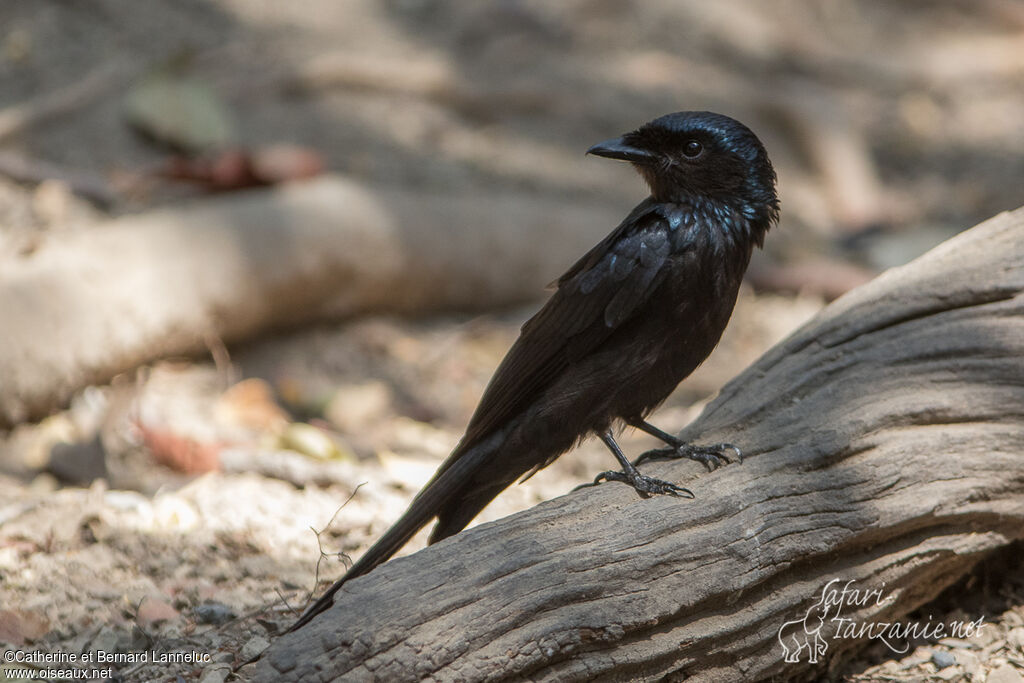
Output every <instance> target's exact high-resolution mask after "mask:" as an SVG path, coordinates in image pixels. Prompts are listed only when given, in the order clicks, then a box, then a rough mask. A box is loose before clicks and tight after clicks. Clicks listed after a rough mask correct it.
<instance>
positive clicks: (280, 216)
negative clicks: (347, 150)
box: [0, 177, 618, 429]
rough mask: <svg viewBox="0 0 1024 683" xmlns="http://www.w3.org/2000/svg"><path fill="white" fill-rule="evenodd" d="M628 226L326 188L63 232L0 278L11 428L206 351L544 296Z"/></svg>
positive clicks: (437, 197) (459, 199)
mask: <svg viewBox="0 0 1024 683" xmlns="http://www.w3.org/2000/svg"><path fill="white" fill-rule="evenodd" d="M617 213H618V210H617V209H614V208H613V209H610V210H609V209H608V208H607V207H604V208H602V207H600V206H594V205H592V204H590V205H588V203H576V204H573V203H566V202H562V201H558V200H557V199H556V198H544V197H540V196H537V195H535V194H515V193H484V194H474V195H459V196H451V195H445V194H442V193H438V192H425V191H408V190H399V189H390V190H389V189H375V190H374V189H369V188H366V187H365V186H363V185H360V184H359V183H357V182H354V181H350V180H344V179H341V178H337V177H333V178H332V177H327V178H321V179H318V180H315V181H311V182H306V183H301V184H295V185H291V186H284V187H281V188H278V189H274V190H259V191H253V192H248V193H238V194H233V195H222V196H219V197H215V198H209V199H206V200H203V201H200V202H196V203H194V204H193V205H191V206H185V207H181V208H175V209H162V210H157V211H152V212H148V213H145V214H139V215H128V216H122V217H120V218H117V219H115V220H112V221H109V222H108V223H106V224H104V225H101V226H96V227H94V228H90V229H88V230H83V231H81V232H79V233H74V234H63V235H61V237H60V239H59V240H56V239H54V240H50V241H48V242H47V243H45V244H44V245H43V246H42V247H40V248H39V249H38V250H36V251H35V252H33V253H32V254H29V255H27V256H25V257H24V258H20V259H17V260H13V261H11V262H6V263H3V264H2V266H0V429H2V428H4V427H9V426H11V425H14V424H17V423H19V422H22V421H24V420H26V419H33V418H37V417H41V416H43V415H45V414H46V413H47V412H49V411H52V410H54V409H56V408H58V407H60V406H61V405H62V404H64V403H65V402H66V401H67V400H68V399H69V398H70V396H71V395H72V394H73V393H74V392H75V391H77V390H79V389H81V388H83V387H85V386H88V385H89V384H94V383H103V382H106V381H108V380H110V379H111V378H112V377H113V376H114V375H116V374H118V373H120V372H124V371H127V370H131V369H133V368H135V367H137V366H138V365H140V364H142V363H145V362H147V361H150V360H153V359H156V358H160V357H166V356H174V355H184V354H191V353H196V352H200V351H202V350H203V349H204V348H206V347H207V345H208V343H209V341H210V340H211V339H214V340H216V339H221V340H224V341H227V342H232V341H238V340H241V339H245V338H248V337H251V336H253V335H256V334H259V333H260V332H264V331H267V330H271V329H276V328H281V327H284V326H289V325H298V324H303V323H309V322H313V321H318V320H325V319H339V318H344V317H348V316H352V315H355V314H358V313H361V312H365V311H371V310H372V311H396V312H417V313H422V312H427V311H430V310H437V309H441V308H452V309H462V310H472V309H485V308H490V307H494V306H499V305H508V304H512V303H516V302H521V301H526V300H529V299H531V298H536V297H538V296H541V295H542V294H543V288H544V285H545V284H546V283H547V282H550V281H551V279H552V278H553V277H555V276H556V275H558V273H560V272H561V271H562V270H564V269H565V268H566V267H568V266H569V265H570V264H571V263H572V262H573V260H574V259H575V258H577V257H578V256H579V254H581V253H583V252H584V251H585V250H586V249H587V248H588V247H590V246H591V245H593V244H594V243H596V242H597V241H598V240H599V239H600V238H601V237H602V236H603V235H604V234H605V233H606V232H607V230H608V226H609V225H611V224H612V223H610V222H609V220H610V216H612V215H617ZM538 243H543V244H545V245H546V246H545V248H544V249H542V250H538V249H537V248H536V245H537V244H538ZM495 263H500V264H501V267H500V268H495V267H494V264H495Z"/></svg>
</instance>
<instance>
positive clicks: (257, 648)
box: [241, 636, 270, 662]
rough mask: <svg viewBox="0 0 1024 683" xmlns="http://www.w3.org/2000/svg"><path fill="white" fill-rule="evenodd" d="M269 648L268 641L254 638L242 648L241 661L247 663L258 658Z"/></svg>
mask: <svg viewBox="0 0 1024 683" xmlns="http://www.w3.org/2000/svg"><path fill="white" fill-rule="evenodd" d="M268 647H270V641H269V640H267V639H266V638H264V637H263V636H254V637H252V638H250V639H249V641H248V642H247V643H246V644H245V645H243V646H242V653H241V655H242V661H243V662H248V661H249V660H250V659H254V658H255V657H258V656H259V655H260V654H262V652H263V651H264V650H266V649H267V648H268Z"/></svg>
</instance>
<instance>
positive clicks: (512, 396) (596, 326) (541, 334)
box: [446, 201, 671, 464]
mask: <svg viewBox="0 0 1024 683" xmlns="http://www.w3.org/2000/svg"><path fill="white" fill-rule="evenodd" d="M670 253H671V243H670V240H669V225H668V221H667V220H666V219H665V218H664V217H663V216H662V215H661V214H660V213H659V212H658V211H657V210H656V205H655V204H654V203H653V202H650V201H648V202H644V203H643V204H641V205H640V206H638V207H637V208H636V209H635V210H634V211H633V212H632V213H631V214H630V215H629V216H628V217H627V218H626V220H624V221H623V222H622V224H620V225H619V226H618V227H617V228H616V229H615V230H614V231H612V233H611V234H609V235H608V237H606V238H605V239H604V240H602V241H601V242H600V243H599V244H598V245H597V246H595V247H594V248H593V249H591V250H590V251H589V252H588V253H587V254H585V255H584V256H583V257H582V258H581V259H580V260H579V261H577V262H576V264H575V265H573V266H572V268H570V269H569V270H568V271H567V272H566V273H565V275H563V276H562V277H561V278H559V279H558V289H557V290H556V291H555V293H554V294H553V295H552V296H551V298H550V299H548V301H547V303H546V304H545V305H544V307H543V308H541V310H540V311H538V312H537V314H536V315H534V316H533V317H532V318H530V319H529V320H528V321H526V323H525V324H524V325H523V328H522V332H521V334H520V336H519V339H518V340H516V342H515V344H513V346H512V348H511V349H510V350H509V352H508V354H507V355H506V356H505V359H504V360H503V361H502V362H501V365H500V366H499V367H498V369H497V371H496V372H495V373H494V377H493V378H492V379H491V382H490V384H488V386H487V389H486V390H485V391H484V395H483V397H482V398H481V399H480V405H479V406H477V409H476V412H475V413H474V415H473V418H472V419H471V420H470V423H469V427H468V428H467V430H466V435H465V436H464V437H463V439H462V441H461V442H460V444H459V447H458V448H457V449H456V452H455V453H453V456H454V457H457V455H458V453H459V452H460V451H462V450H463V448H467V447H469V446H470V445H472V444H473V443H475V442H476V441H477V440H478V439H480V438H482V437H484V436H486V435H487V434H489V433H490V432H491V431H493V430H494V429H496V428H497V427H499V426H500V425H502V424H505V423H506V421H508V420H510V419H511V418H513V417H515V416H516V415H517V414H518V413H519V412H520V411H522V410H523V409H524V408H525V407H526V406H527V405H528V404H529V403H530V402H531V401H532V400H533V399H534V398H535V397H536V396H537V394H538V393H539V392H540V391H541V390H542V389H543V388H544V387H545V386H547V385H548V384H550V383H551V382H552V381H553V380H554V379H555V378H556V377H557V376H558V374H559V373H560V372H561V371H562V370H564V369H565V368H566V367H567V366H569V365H570V364H572V363H574V362H575V361H577V360H578V359H580V358H582V357H583V356H585V355H586V354H587V353H589V352H590V351H592V350H593V349H594V348H596V347H597V346H599V345H600V344H601V343H602V342H604V341H605V340H606V339H607V338H608V337H609V336H610V335H611V334H612V332H613V331H614V330H615V329H616V328H618V327H619V326H620V325H622V324H624V323H626V322H627V321H628V319H629V317H630V316H631V315H632V314H633V313H634V312H636V310H637V309H638V308H639V307H640V306H642V305H643V304H644V303H645V302H646V301H647V299H648V297H649V296H650V295H651V293H652V292H653V291H654V290H655V289H656V288H657V286H658V284H659V283H660V282H661V280H662V279H663V278H664V276H665V269H664V268H663V267H662V266H663V265H664V264H665V261H666V260H667V259H668V258H669V255H670ZM446 464H447V463H446Z"/></svg>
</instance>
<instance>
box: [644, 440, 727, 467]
mask: <svg viewBox="0 0 1024 683" xmlns="http://www.w3.org/2000/svg"><path fill="white" fill-rule="evenodd" d="M727 450H731V451H733V452H735V453H736V461H737V462H740V463H742V462H743V451H741V450H740V449H739V448H738V447H737V446H734V445H733V444H731V443H716V444H712V445H710V446H694V445H692V444H688V443H684V444H680V445H678V446H668V447H666V448H655V449H653V450H649V451H646V452H644V453H641V454H640V455H639V456H638V457H637V459H636V460H634V461H633V465H634V466H636V465H639V464H640V463H642V462H644V461H645V460H651V459H654V458H671V459H679V458H689V459H690V460H696V461H697V462H699V463H701V464H703V465H704V466H705V467H707V468H708V471H709V472H711V471H714V470H716V469H718V468H719V467H721V466H722V465H723V464H726V465H728V464H729V463H731V462H732V460H731V459H729V457H728V456H726V455H725V453H723V452H722V451H727Z"/></svg>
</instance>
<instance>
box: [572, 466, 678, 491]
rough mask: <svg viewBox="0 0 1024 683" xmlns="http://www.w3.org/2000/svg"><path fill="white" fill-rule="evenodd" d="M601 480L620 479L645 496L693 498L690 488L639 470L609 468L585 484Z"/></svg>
mask: <svg viewBox="0 0 1024 683" xmlns="http://www.w3.org/2000/svg"><path fill="white" fill-rule="evenodd" d="M602 481H620V482H622V483H623V484H629V485H630V486H632V487H633V488H634V489H636V491H637V493H639V494H640V495H642V496H645V497H646V496H652V495H666V496H676V497H677V498H693V491H691V490H690V489H687V488H683V487H682V486H676V485H675V484H673V483H672V482H668V481H663V480H661V479H655V478H654V477H648V476H647V475H645V474H640V473H639V472H636V473H629V472H618V471H614V470H609V471H607V472H602V473H601V474H599V475H597V477H596V478H595V479H594V483H593V484H587V486H595V485H597V484H600V483H601V482H602ZM577 488H580V487H577Z"/></svg>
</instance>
